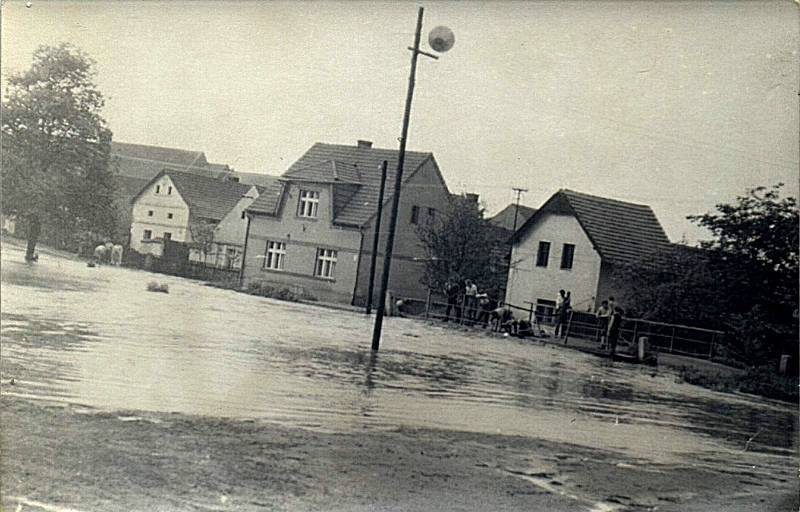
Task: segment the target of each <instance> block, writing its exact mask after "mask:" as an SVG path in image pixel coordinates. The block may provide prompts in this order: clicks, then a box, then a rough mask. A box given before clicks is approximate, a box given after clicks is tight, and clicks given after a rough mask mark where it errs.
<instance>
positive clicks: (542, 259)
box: [536, 242, 550, 267]
mask: <svg viewBox="0 0 800 512" xmlns="http://www.w3.org/2000/svg"><path fill="white" fill-rule="evenodd" d="M549 260H550V242H539V252H538V254H537V255H536V266H537V267H546V266H547V263H548V261H549Z"/></svg>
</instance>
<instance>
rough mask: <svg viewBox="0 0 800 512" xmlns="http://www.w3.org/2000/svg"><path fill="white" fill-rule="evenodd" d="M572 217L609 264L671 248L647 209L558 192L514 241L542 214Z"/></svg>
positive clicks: (530, 219)
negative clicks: (573, 216) (558, 214)
mask: <svg viewBox="0 0 800 512" xmlns="http://www.w3.org/2000/svg"><path fill="white" fill-rule="evenodd" d="M548 212H550V213H554V212H558V213H571V214H573V215H575V218H576V219H577V220H578V223H580V225H581V227H583V230H584V231H585V232H586V235H587V236H588V237H589V239H590V240H591V241H592V244H593V245H594V248H595V249H596V250H597V252H598V253H600V257H601V258H603V259H604V260H606V261H609V262H612V263H628V262H633V261H636V260H638V259H640V258H642V257H644V256H647V255H650V254H653V253H654V252H659V251H664V250H668V249H669V248H670V246H671V244H670V241H669V238H667V235H666V233H665V232H664V228H662V227H661V224H660V223H659V222H658V219H657V218H656V215H655V213H653V210H652V209H651V208H650V207H649V206H646V205H641V204H634V203H628V202H625V201H618V200H616V199H608V198H605V197H598V196H593V195H589V194H584V193H581V192H575V191H574V190H566V189H564V190H559V191H558V192H556V193H555V194H553V196H552V197H550V199H548V200H547V202H545V204H544V205H543V206H542V207H541V208H540V209H539V210H538V211H537V212H536V213H535V214H534V215H532V216H531V218H529V219H528V221H527V222H526V223H525V224H524V225H523V226H522V227H520V228H519V229H518V230H517V232H516V233H515V234H514V237H513V239H512V240H517V239H519V237H520V236H521V235H522V233H524V232H526V231H527V230H528V229H530V227H531V226H532V225H533V224H534V223H535V222H536V220H537V219H538V218H540V216H541V215H543V214H545V213H548Z"/></svg>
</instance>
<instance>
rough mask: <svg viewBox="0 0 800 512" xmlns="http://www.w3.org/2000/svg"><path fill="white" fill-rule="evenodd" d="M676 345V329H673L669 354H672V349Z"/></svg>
mask: <svg viewBox="0 0 800 512" xmlns="http://www.w3.org/2000/svg"><path fill="white" fill-rule="evenodd" d="M673 345H675V327H673V328H672V336H670V338H669V353H670V354H672V347H673Z"/></svg>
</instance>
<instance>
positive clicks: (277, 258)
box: [264, 241, 286, 270]
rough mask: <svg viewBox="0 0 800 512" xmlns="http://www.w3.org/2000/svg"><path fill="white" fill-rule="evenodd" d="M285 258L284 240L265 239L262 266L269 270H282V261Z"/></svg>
mask: <svg viewBox="0 0 800 512" xmlns="http://www.w3.org/2000/svg"><path fill="white" fill-rule="evenodd" d="M285 259H286V242H273V241H267V247H266V252H265V254H264V268H265V269H269V270H283V261H284V260H285Z"/></svg>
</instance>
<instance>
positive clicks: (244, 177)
mask: <svg viewBox="0 0 800 512" xmlns="http://www.w3.org/2000/svg"><path fill="white" fill-rule="evenodd" d="M231 176H232V177H235V178H239V183H244V184H246V185H257V186H259V187H264V188H267V189H268V188H269V187H270V186H272V184H274V183H275V182H277V181H278V177H277V176H273V175H271V174H263V173H257V172H239V171H233V172H232V173H231Z"/></svg>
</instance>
